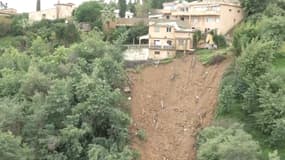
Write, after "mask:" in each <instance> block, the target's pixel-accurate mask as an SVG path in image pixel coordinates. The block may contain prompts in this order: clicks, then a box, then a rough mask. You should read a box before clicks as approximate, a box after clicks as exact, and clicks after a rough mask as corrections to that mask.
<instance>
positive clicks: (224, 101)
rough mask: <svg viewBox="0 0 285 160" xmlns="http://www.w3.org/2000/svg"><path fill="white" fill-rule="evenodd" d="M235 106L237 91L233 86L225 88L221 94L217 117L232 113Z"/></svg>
mask: <svg viewBox="0 0 285 160" xmlns="http://www.w3.org/2000/svg"><path fill="white" fill-rule="evenodd" d="M233 105H235V89H234V87H233V86H231V85H228V86H225V87H224V88H223V89H222V90H221V93H220V94H219V105H218V106H219V108H218V111H217V115H222V114H225V113H228V112H230V110H231V107H233Z"/></svg>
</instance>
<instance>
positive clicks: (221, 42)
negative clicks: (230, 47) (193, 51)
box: [214, 35, 227, 48]
mask: <svg viewBox="0 0 285 160" xmlns="http://www.w3.org/2000/svg"><path fill="white" fill-rule="evenodd" d="M214 42H215V44H216V45H217V46H218V48H225V47H227V41H226V38H225V37H224V36H223V35H214Z"/></svg>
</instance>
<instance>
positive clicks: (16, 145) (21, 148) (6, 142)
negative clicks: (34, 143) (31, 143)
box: [0, 132, 33, 160]
mask: <svg viewBox="0 0 285 160" xmlns="http://www.w3.org/2000/svg"><path fill="white" fill-rule="evenodd" d="M31 153H32V152H31V150H30V149H29V148H28V147H27V146H26V145H25V144H22V143H21V138H20V137H15V136H14V135H12V133H10V132H7V133H5V132H0V157H1V159H5V160H6V159H7V160H31V159H33V157H32V156H31Z"/></svg>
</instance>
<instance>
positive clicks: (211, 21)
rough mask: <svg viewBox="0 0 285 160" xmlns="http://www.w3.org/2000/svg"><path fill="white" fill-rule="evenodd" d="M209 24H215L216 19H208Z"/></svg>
mask: <svg viewBox="0 0 285 160" xmlns="http://www.w3.org/2000/svg"><path fill="white" fill-rule="evenodd" d="M206 20H207V22H208V23H213V22H215V21H216V19H215V18H213V17H207V19H206Z"/></svg>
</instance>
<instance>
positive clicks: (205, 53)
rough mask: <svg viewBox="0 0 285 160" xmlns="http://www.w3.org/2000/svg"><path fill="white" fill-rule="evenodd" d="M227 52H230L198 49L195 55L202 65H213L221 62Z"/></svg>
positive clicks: (227, 50)
mask: <svg viewBox="0 0 285 160" xmlns="http://www.w3.org/2000/svg"><path fill="white" fill-rule="evenodd" d="M229 52H230V50H229V49H227V48H225V49H217V50H209V49H199V50H197V51H196V52H195V53H196V54H197V55H198V59H199V61H201V62H202V63H203V64H204V65H213V64H217V63H220V62H221V61H223V60H224V59H225V56H226V55H227V54H228V53H229Z"/></svg>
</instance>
